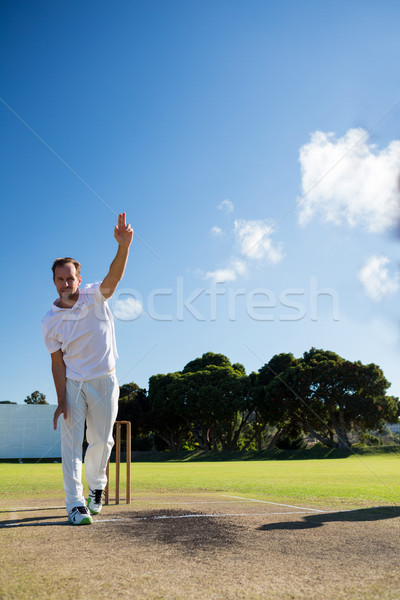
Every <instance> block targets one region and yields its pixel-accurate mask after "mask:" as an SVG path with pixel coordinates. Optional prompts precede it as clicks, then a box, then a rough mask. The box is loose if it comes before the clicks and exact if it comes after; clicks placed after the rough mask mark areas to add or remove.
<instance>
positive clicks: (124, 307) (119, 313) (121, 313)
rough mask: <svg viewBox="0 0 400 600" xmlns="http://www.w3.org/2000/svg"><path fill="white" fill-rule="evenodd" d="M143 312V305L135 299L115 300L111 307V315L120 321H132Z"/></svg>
mask: <svg viewBox="0 0 400 600" xmlns="http://www.w3.org/2000/svg"><path fill="white" fill-rule="evenodd" d="M142 312H143V304H142V303H141V302H140V300H137V299H136V298H132V297H130V298H126V299H125V300H116V301H115V302H114V305H113V313H114V316H115V317H116V318H117V319H120V320H121V321H134V320H135V319H137V318H138V317H139V316H140V315H141V314H142Z"/></svg>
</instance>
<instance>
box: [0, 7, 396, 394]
mask: <svg viewBox="0 0 400 600" xmlns="http://www.w3.org/2000/svg"><path fill="white" fill-rule="evenodd" d="M1 13H2V14H1V21H0V53H1V82H2V84H1V92H0V97H1V102H0V127H1V131H2V145H1V167H0V168H1V177H0V193H1V202H2V247H3V255H4V258H3V294H2V297H1V304H2V314H3V326H2V344H1V353H2V356H1V365H2V369H3V373H2V391H1V394H0V396H1V397H0V400H12V401H17V402H23V400H24V398H25V397H26V396H27V395H28V394H30V393H31V392H32V391H33V390H36V389H39V390H40V391H42V392H43V393H45V394H46V396H47V399H48V401H49V402H50V403H55V402H56V396H55V393H54V391H53V382H52V378H51V373H50V359H49V356H48V354H47V351H46V349H45V347H44V344H43V341H42V338H41V329H40V320H41V317H42V316H43V314H44V313H45V312H46V311H47V310H48V308H49V306H50V304H51V302H52V301H53V300H54V298H55V288H54V286H53V283H52V280H51V272H50V267H51V264H52V261H53V259H54V258H56V257H59V256H65V255H72V256H73V257H75V258H77V259H78V260H79V261H80V262H81V263H82V265H83V269H82V275H83V281H84V282H92V281H100V280H101V279H102V278H103V277H104V276H105V274H106V272H107V270H108V266H109V264H110V262H111V260H112V258H113V256H114V254H115V251H116V244H115V242H114V239H113V228H114V224H115V223H116V214H117V213H118V212H120V211H126V212H127V214H128V219H129V221H130V222H131V223H132V225H133V227H134V229H135V240H134V247H133V252H132V254H131V256H130V261H129V264H128V267H127V271H126V275H125V278H124V280H123V282H121V284H120V290H119V293H118V294H117V296H116V297H115V298H114V299H113V302H112V308H113V310H114V313H115V315H116V317H117V318H116V330H117V342H118V349H119V354H120V359H119V361H118V365H117V368H118V376H119V379H120V383H127V382H129V381H135V382H137V383H138V384H139V385H140V386H142V387H147V384H148V379H149V377H150V376H151V375H153V374H156V373H166V372H170V371H177V370H180V369H182V368H183V366H184V365H185V364H186V363H187V362H188V361H190V360H192V359H194V358H196V357H197V356H201V354H203V353H204V352H207V351H213V352H221V353H223V354H226V355H227V356H228V357H229V358H230V359H231V360H232V362H241V363H242V364H244V366H245V368H246V371H247V372H251V371H253V370H258V369H259V368H260V367H261V366H262V365H263V364H264V363H265V362H267V361H268V360H269V359H270V358H271V357H272V356H273V355H274V354H276V353H279V352H292V353H293V354H294V355H295V356H301V355H302V354H303V352H304V351H306V350H308V349H309V348H310V347H311V346H316V347H321V348H325V349H329V350H333V351H335V352H337V353H339V354H340V355H342V356H343V357H345V358H348V359H350V360H361V361H362V362H364V363H370V362H374V363H376V364H378V365H380V366H381V367H382V368H383V370H384V373H385V375H386V377H387V378H388V379H389V381H391V382H392V388H391V393H393V394H395V395H400V373H399V369H398V361H399V310H398V294H399V277H398V259H399V248H400V246H399V240H398V239H397V238H396V236H395V234H394V229H395V226H396V223H397V219H398V211H399V197H398V196H399V192H398V187H397V178H398V175H399V172H400V142H399V140H400V131H399V125H398V123H399V116H400V81H399V77H398V64H399V58H400V56H399V50H400V41H399V36H398V28H397V23H398V19H399V17H400V8H399V6H398V4H397V3H395V2H391V1H387V2H385V3H384V4H382V5H378V4H377V3H376V2H368V1H367V2H361V1H357V0H355V1H354V2H351V3H348V2H340V1H339V2H335V3H331V2H320V1H318V2H314V1H308V2H304V3H298V2H295V1H286V2H285V1H284V2H272V1H271V2H267V1H258V0H250V1H237V0H229V1H228V0H217V1H215V0H213V1H211V0H202V1H201V2H200V1H181V0H163V1H156V0H148V1H146V2H145V1H129V2H128V1H126V2H123V1H117V2H114V3H112V4H110V3H109V2H104V1H99V2H96V3H93V2H74V1H72V2H71V1H68V2H67V1H65V2H61V1H58V0H55V1H54V2H51V3H50V2H40V1H39V2H35V3H32V2H24V1H22V2H18V3H15V2H11V1H10V2H7V1H5V2H2V6H1Z"/></svg>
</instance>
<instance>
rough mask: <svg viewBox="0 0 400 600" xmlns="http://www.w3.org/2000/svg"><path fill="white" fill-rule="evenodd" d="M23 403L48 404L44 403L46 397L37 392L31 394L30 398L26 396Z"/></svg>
mask: <svg viewBox="0 0 400 600" xmlns="http://www.w3.org/2000/svg"><path fill="white" fill-rule="evenodd" d="M24 402H26V403H27V404H48V402H46V396H45V395H44V394H42V392H39V391H38V390H36V391H34V392H32V394H31V395H30V396H27V397H26V398H25V400H24Z"/></svg>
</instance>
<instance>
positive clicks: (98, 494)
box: [94, 490, 103, 504]
mask: <svg viewBox="0 0 400 600" xmlns="http://www.w3.org/2000/svg"><path fill="white" fill-rule="evenodd" d="M102 495H103V490H94V503H95V504H100V502H101V497H102Z"/></svg>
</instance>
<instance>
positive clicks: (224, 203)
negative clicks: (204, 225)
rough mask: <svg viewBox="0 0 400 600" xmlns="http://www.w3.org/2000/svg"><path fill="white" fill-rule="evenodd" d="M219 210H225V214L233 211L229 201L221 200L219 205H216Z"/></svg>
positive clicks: (231, 203)
mask: <svg viewBox="0 0 400 600" xmlns="http://www.w3.org/2000/svg"><path fill="white" fill-rule="evenodd" d="M218 208H219V210H226V212H228V213H231V212H233V210H234V206H233V202H231V201H230V200H222V202H220V204H218Z"/></svg>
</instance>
